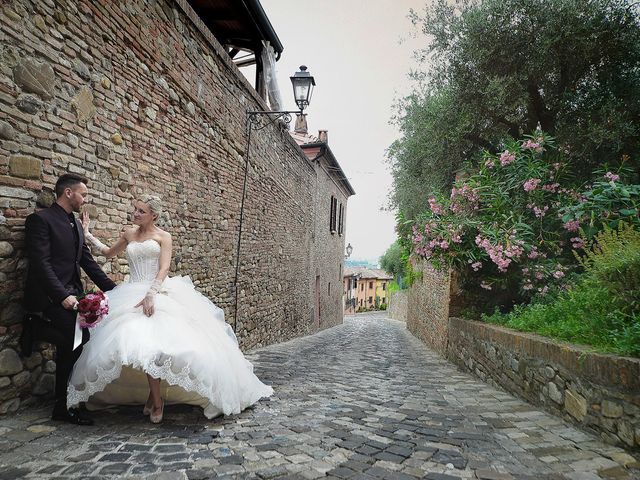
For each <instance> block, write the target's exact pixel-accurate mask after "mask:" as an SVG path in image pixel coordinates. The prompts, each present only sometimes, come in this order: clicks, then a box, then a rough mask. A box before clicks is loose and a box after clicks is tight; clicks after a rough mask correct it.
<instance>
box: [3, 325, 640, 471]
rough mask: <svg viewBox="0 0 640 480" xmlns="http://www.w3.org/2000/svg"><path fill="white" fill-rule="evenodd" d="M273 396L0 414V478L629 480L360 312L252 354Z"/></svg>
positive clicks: (612, 463) (510, 400) (625, 456)
mask: <svg viewBox="0 0 640 480" xmlns="http://www.w3.org/2000/svg"><path fill="white" fill-rule="evenodd" d="M248 357H249V358H250V359H251V360H252V361H253V362H254V364H255V367H256V372H257V374H258V375H259V376H260V377H261V378H262V379H263V380H265V381H266V382H267V383H270V384H271V385H273V387H274V388H275V392H276V393H275V395H274V397H273V398H271V399H270V400H268V401H261V402H260V403H259V404H257V405H256V406H255V407H253V408H251V409H248V410H246V411H245V412H243V413H242V414H240V415H237V416H234V417H229V418H224V419H216V420H213V421H208V420H206V419H205V418H204V416H203V415H202V413H201V411H199V410H198V409H196V408H192V407H187V406H169V407H167V408H166V410H165V421H164V422H163V423H162V424H161V425H152V424H151V423H149V420H148V419H147V418H146V417H143V416H142V414H141V412H140V408H132V407H119V408H115V409H111V410H107V411H102V412H94V414H93V417H94V419H95V421H96V425H95V426H93V427H78V426H73V425H68V424H63V423H58V422H52V421H51V420H49V418H48V415H49V411H50V406H47V407H46V408H44V407H40V408H31V409H26V410H22V411H21V412H19V413H17V414H15V415H12V416H8V417H6V418H2V419H0V435H1V436H0V452H1V453H0V465H1V466H0V480H1V479H14V478H25V479H54V478H55V479H112V478H113V479H116V478H117V479H121V478H126V479H157V480H161V479H162V480H164V479H167V480H173V479H178V480H182V479H189V480H202V479H208V478H246V479H285V478H286V479H313V478H323V477H324V478H333V479H336V478H339V479H356V480H359V479H388V480H392V479H398V480H400V479H414V478H424V479H429V480H455V479H483V480H500V479H520V480H525V479H528V480H533V479H549V480H552V479H554V480H597V479H640V470H639V468H640V464H638V463H637V461H636V459H634V458H633V457H632V456H631V454H630V452H625V451H624V450H622V449H619V448H616V447H612V446H609V445H606V444H604V443H602V442H600V441H599V440H598V438H596V437H594V436H591V435H588V434H586V433H583V432H581V431H579V430H577V429H575V428H573V427H572V426H570V425H569V424H567V423H565V422H564V421H563V420H561V419H558V418H555V417H553V416H551V415H549V414H547V413H544V412H542V411H540V410H538V409H537V408H534V407H532V406H530V405H528V404H527V403H525V402H523V401H520V400H517V399H515V398H514V397H512V396H510V395H508V394H506V393H504V392H502V391H500V390H497V389H495V388H493V387H490V386H488V385H485V384H483V383H481V382H480V381H478V380H477V379H475V378H473V377H471V376H470V375H467V374H464V373H460V372H459V371H458V370H457V369H456V368H455V367H454V366H452V365H451V364H449V363H447V362H446V361H444V360H443V359H442V358H440V357H439V356H438V355H437V354H435V353H434V352H432V351H430V350H429V349H428V348H426V347H425V346H424V345H423V344H422V343H421V342H420V341H419V340H417V339H416V338H414V337H413V336H411V334H410V333H409V332H407V330H406V328H405V325H404V324H402V323H400V322H396V321H393V320H389V319H388V318H387V317H386V316H385V315H380V314H360V315H357V316H353V317H347V318H345V322H344V324H343V325H340V326H337V327H334V328H331V329H329V330H326V331H323V332H320V333H318V334H316V335H313V336H311V337H306V338H301V339H296V340H293V341H290V342H287V343H284V344H280V345H273V346H270V347H266V348H263V349H260V350H256V351H254V352H252V353H251V354H250V355H248Z"/></svg>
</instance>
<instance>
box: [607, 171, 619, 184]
mask: <svg viewBox="0 0 640 480" xmlns="http://www.w3.org/2000/svg"><path fill="white" fill-rule="evenodd" d="M604 178H606V179H607V180H609V181H610V182H617V181H618V180H620V175H616V174H615V173H613V172H607V173H605V174H604Z"/></svg>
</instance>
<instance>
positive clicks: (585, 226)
mask: <svg viewBox="0 0 640 480" xmlns="http://www.w3.org/2000/svg"><path fill="white" fill-rule="evenodd" d="M595 175H596V178H595V181H594V182H593V185H592V186H591V187H589V188H586V189H585V191H583V192H581V193H580V195H579V196H578V199H577V200H576V201H574V202H573V203H572V204H569V205H567V206H566V207H564V208H562V209H561V213H562V214H563V217H562V219H563V221H564V222H565V223H566V222H569V221H571V220H573V221H577V222H578V224H579V225H580V227H581V229H582V234H583V236H584V237H586V239H591V238H592V237H593V236H594V235H595V234H596V232H599V231H601V230H602V229H603V228H604V227H608V228H613V229H615V228H617V227H618V225H619V223H620V222H626V223H630V224H633V225H636V226H640V185H629V184H625V183H624V182H623V181H624V179H625V178H631V177H633V172H632V171H631V170H630V169H628V168H624V167H620V168H619V169H618V170H617V172H616V173H613V172H610V171H606V169H605V170H601V169H599V170H596V172H595Z"/></svg>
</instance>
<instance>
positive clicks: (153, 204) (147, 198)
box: [138, 194, 162, 220]
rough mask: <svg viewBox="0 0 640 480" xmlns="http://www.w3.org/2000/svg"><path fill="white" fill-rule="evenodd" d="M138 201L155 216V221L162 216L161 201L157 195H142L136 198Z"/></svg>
mask: <svg viewBox="0 0 640 480" xmlns="http://www.w3.org/2000/svg"><path fill="white" fill-rule="evenodd" d="M138 200H139V201H141V202H142V203H146V204H147V205H148V206H149V210H151V213H155V214H156V220H159V219H160V215H162V199H161V198H160V197H158V196H157V195H149V194H144V195H140V197H138Z"/></svg>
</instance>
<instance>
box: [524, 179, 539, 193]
mask: <svg viewBox="0 0 640 480" xmlns="http://www.w3.org/2000/svg"><path fill="white" fill-rule="evenodd" d="M541 181H542V180H540V179H539V178H530V179H529V180H527V181H526V182H524V185H522V188H524V191H525V192H532V191H533V190H535V189H536V187H537V186H538V184H539V183H540V182H541Z"/></svg>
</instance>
